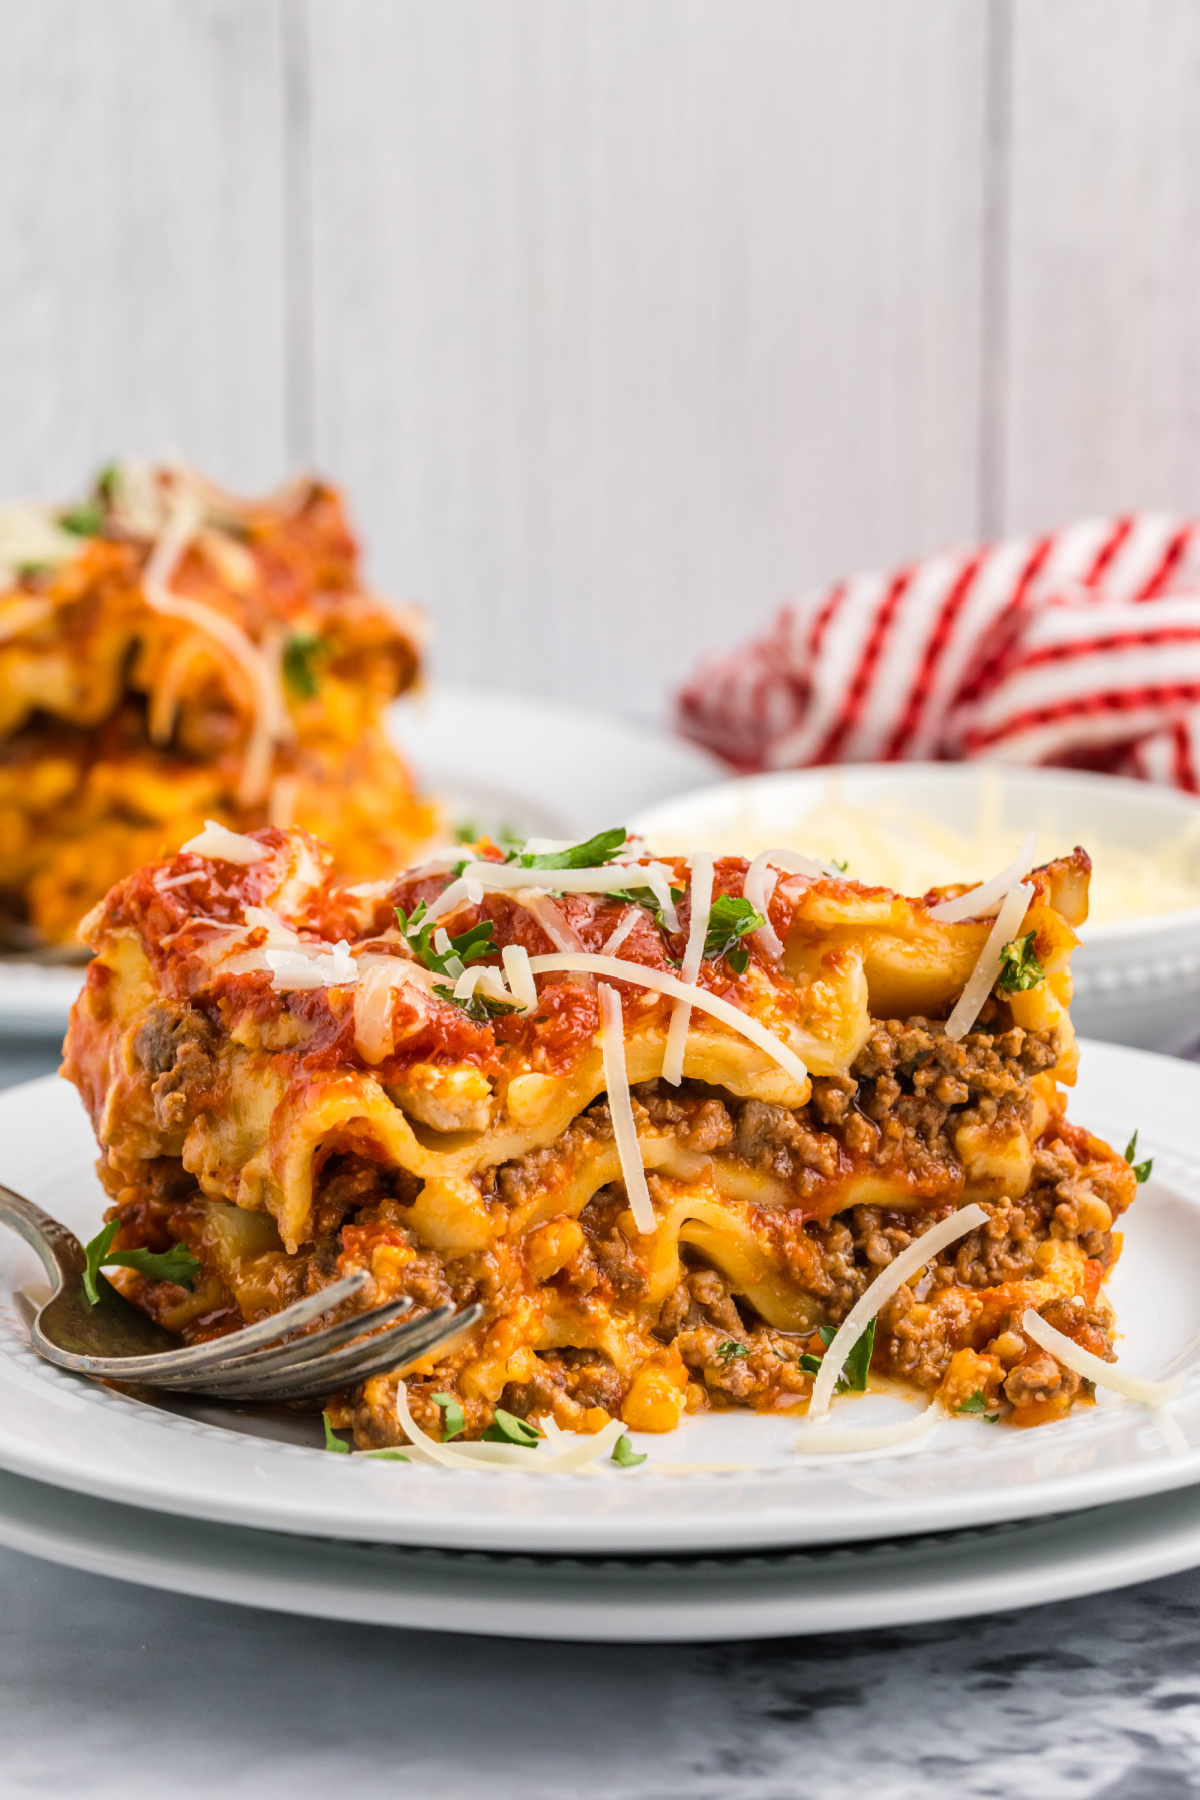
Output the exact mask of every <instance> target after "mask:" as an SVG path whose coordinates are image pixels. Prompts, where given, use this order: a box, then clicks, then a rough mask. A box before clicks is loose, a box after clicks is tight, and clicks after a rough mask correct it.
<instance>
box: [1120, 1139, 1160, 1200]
mask: <svg viewBox="0 0 1200 1800" xmlns="http://www.w3.org/2000/svg"><path fill="white" fill-rule="evenodd" d="M1137 1141H1138V1134H1137V1132H1136V1131H1135V1132H1134V1134H1133V1136H1132V1137H1131V1138H1130V1140H1129V1142H1128V1143H1127V1144H1126V1146H1125V1161H1126V1162H1127V1163H1128V1164H1129V1166H1130V1168H1131V1169H1132V1170H1133V1173H1134V1177H1135V1179H1136V1181H1137V1184H1138V1186H1139V1187H1141V1185H1142V1183H1143V1181H1149V1179H1150V1171H1151V1170H1152V1169H1153V1167H1154V1158H1153V1157H1152V1156H1148V1157H1147V1158H1146V1160H1145V1162H1140V1163H1135V1162H1134V1160H1133V1159H1134V1157H1135V1156H1136V1155H1137Z"/></svg>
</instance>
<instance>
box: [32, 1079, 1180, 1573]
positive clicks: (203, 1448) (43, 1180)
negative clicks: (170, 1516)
mask: <svg viewBox="0 0 1200 1800" xmlns="http://www.w3.org/2000/svg"><path fill="white" fill-rule="evenodd" d="M1072 1112H1073V1116H1074V1117H1075V1118H1076V1119H1077V1120H1078V1121H1079V1122H1081V1123H1084V1124H1087V1125H1089V1126H1091V1127H1092V1128H1093V1129H1095V1130H1097V1131H1099V1132H1101V1133H1102V1134H1103V1135H1105V1136H1107V1137H1109V1138H1110V1139H1112V1140H1114V1141H1115V1142H1117V1143H1118V1144H1124V1143H1125V1141H1126V1139H1127V1138H1128V1136H1129V1135H1130V1133H1131V1132H1132V1130H1133V1128H1134V1127H1135V1126H1136V1127H1138V1128H1139V1130H1140V1132H1141V1137H1140V1140H1139V1145H1140V1148H1141V1152H1142V1153H1143V1154H1147V1153H1152V1154H1153V1155H1154V1157H1155V1170H1154V1175H1153V1177H1152V1179H1151V1181H1150V1182H1149V1183H1148V1184H1147V1186H1146V1187H1145V1188H1143V1189H1142V1191H1141V1193H1140V1195H1139V1198H1138V1200H1137V1203H1136V1205H1135V1207H1134V1208H1133V1210H1132V1212H1131V1213H1130V1214H1129V1215H1128V1218H1127V1221H1126V1231H1125V1248H1124V1252H1123V1254H1122V1256H1121V1258H1120V1261H1119V1263H1118V1265H1117V1268H1116V1270H1115V1271H1114V1274H1113V1277H1112V1281H1111V1283H1110V1288H1109V1292H1110V1294H1111V1297H1112V1299H1113V1301H1114V1303H1115V1305H1116V1308H1117V1313H1118V1318H1119V1321H1120V1327H1121V1331H1122V1336H1121V1338H1120V1339H1119V1341H1118V1351H1119V1354H1120V1359H1121V1362H1122V1364H1123V1365H1124V1366H1126V1367H1128V1368H1129V1369H1131V1370H1133V1371H1135V1372H1137V1373H1142V1374H1147V1375H1160V1374H1165V1373H1168V1372H1171V1371H1173V1370H1174V1369H1176V1368H1181V1369H1184V1370H1186V1371H1187V1384H1186V1387H1185V1391H1184V1393H1183V1395H1182V1396H1181V1398H1180V1399H1179V1400H1178V1401H1176V1402H1175V1403H1174V1405H1173V1409H1172V1410H1173V1412H1174V1415H1175V1418H1176V1420H1177V1422H1178V1425H1179V1427H1180V1428H1181V1429H1182V1431H1183V1433H1184V1434H1185V1438H1186V1442H1187V1444H1188V1445H1189V1446H1200V1069H1197V1068H1196V1067H1195V1066H1194V1065H1191V1064H1188V1063H1182V1062H1176V1061H1174V1060H1172V1059H1170V1058H1165V1057H1157V1056H1152V1055H1149V1054H1147V1053H1146V1052H1143V1051H1132V1050H1127V1049H1123V1048H1120V1047H1118V1046H1115V1045H1105V1044H1087V1045H1085V1047H1084V1054H1083V1066H1082V1073H1081V1079H1080V1085H1079V1089H1078V1091H1077V1093H1076V1096H1075V1098H1074V1101H1073V1105H1072ZM0 1146H2V1152H0V1176H2V1177H3V1179H4V1180H6V1181H7V1182H8V1183H9V1184H10V1185H11V1186H13V1187H15V1188H17V1189H18V1191H20V1192H23V1193H26V1194H28V1195H29V1196H30V1198H32V1199H34V1200H36V1201H38V1202H39V1203H40V1204H41V1205H43V1206H45V1207H46V1208H47V1210H48V1211H50V1212H52V1213H54V1214H56V1215H57V1216H58V1217H59V1218H60V1219H62V1220H64V1221H65V1223H67V1224H68V1225H70V1226H71V1227H72V1229H73V1230H75V1231H76V1232H77V1233H78V1234H79V1235H80V1236H81V1237H90V1236H92V1235H93V1234H94V1233H95V1231H96V1229H97V1226H98V1224H99V1220H100V1217H101V1208H102V1205H103V1199H102V1195H101V1191H100V1188H99V1184H98V1182H97V1180H96V1177H95V1175H94V1174H93V1172H92V1166H91V1165H92V1157H93V1153H94V1145H93V1142H92V1134H91V1130H90V1127H89V1126H88V1123H87V1121H86V1118H85V1116H84V1113H83V1110H82V1107H81V1105H80V1103H79V1100H78V1099H77V1097H76V1095H75V1093H74V1090H73V1089H71V1088H69V1087H68V1086H66V1084H65V1083H62V1082H59V1081H58V1080H57V1079H56V1078H55V1077H52V1076H51V1077H47V1078H46V1079H44V1080H42V1081H37V1082H30V1083H28V1084H26V1085H25V1086H24V1087H20V1088H12V1089H10V1090H9V1091H8V1092H7V1093H5V1094H2V1095H0ZM40 1284H41V1272H40V1269H39V1265H38V1264H37V1262H36V1259H35V1258H34V1257H33V1255H32V1252H31V1251H29V1250H28V1249H27V1248H26V1246H25V1245H24V1244H22V1243H21V1241H20V1240H19V1239H18V1238H16V1237H15V1236H14V1235H12V1234H9V1233H4V1232H0V1468H6V1469H9V1470H11V1471H12V1472H13V1473H15V1474H19V1475H26V1476H29V1477H32V1478H33V1479H35V1480H40V1481H47V1482H50V1483H52V1484H55V1485H57V1486H60V1487H65V1488H73V1489H75V1490H77V1491H78V1492H80V1493H87V1494H93V1495H97V1496H100V1497H102V1498H105V1499H111V1500H117V1501H122V1502H125V1503H127V1504H130V1505H133V1506H140V1507H149V1508H153V1509H158V1510H161V1511H164V1512H172V1513H183V1514H188V1515H190V1516H192V1517H195V1518H205V1519H213V1520H223V1521H225V1522H228V1523H231V1524H240V1525H252V1526H257V1527H260V1528H266V1529H272V1530H277V1531H294V1532H307V1533H315V1534H318V1535H321V1536H325V1537H334V1538H355V1539H364V1538H367V1539H371V1540H378V1541H385V1542H394V1543H407V1544H420V1545H430V1546H440V1547H444V1548H458V1549H473V1550H492V1551H524V1552H533V1553H538V1552H571V1553H580V1554H588V1553H591V1554H601V1553H605V1554H607V1553H609V1552H617V1553H625V1554H658V1553H662V1552H673V1553H676V1554H679V1553H683V1552H689V1553H690V1552H694V1551H706V1550H723V1551H727V1550H738V1551H746V1550H758V1549H764V1548H771V1547H778V1546H783V1545H790V1546H797V1545H805V1544H819V1543H834V1542H838V1541H849V1540H854V1539H865V1538H880V1537H892V1536H895V1535H901V1534H907V1533H915V1532H928V1531H944V1530H949V1529H958V1528H962V1527H964V1526H973V1525H978V1524H982V1523H990V1522H995V1521H999V1520H1006V1519H1018V1518H1032V1517H1036V1516H1039V1515H1044V1514H1047V1513H1054V1512H1062V1511H1066V1510H1073V1509H1079V1508H1083V1507H1089V1506H1094V1505H1098V1504H1100V1503H1103V1502H1112V1501H1118V1500H1126V1499H1130V1498H1133V1497H1135V1496H1139V1495H1144V1494H1152V1493H1157V1492H1162V1491H1167V1490H1170V1489H1172V1488H1176V1487H1181V1486H1183V1485H1185V1484H1186V1483H1189V1482H1195V1481H1200V1448H1193V1447H1189V1448H1187V1449H1185V1450H1183V1451H1182V1452H1179V1451H1178V1450H1176V1451H1174V1452H1173V1451H1172V1449H1171V1446H1170V1445H1169V1444H1168V1442H1167V1439H1166V1438H1165V1436H1164V1434H1163V1432H1162V1431H1161V1430H1160V1427H1159V1426H1158V1425H1157V1424H1156V1422H1155V1420H1154V1418H1153V1417H1152V1415H1151V1414H1150V1413H1149V1412H1148V1411H1146V1410H1145V1409H1144V1408H1142V1407H1140V1406H1138V1405H1136V1404H1135V1403H1133V1402H1129V1401H1125V1400H1120V1399H1117V1398H1116V1397H1114V1396H1112V1395H1111V1394H1104V1393H1103V1391H1102V1394H1101V1399H1100V1403H1099V1404H1097V1405H1096V1406H1095V1407H1086V1406H1085V1407H1080V1408H1077V1409H1076V1410H1075V1411H1074V1412H1073V1413H1072V1414H1071V1416H1070V1417H1069V1418H1067V1419H1065V1420H1063V1421H1061V1422H1060V1423H1057V1424H1053V1425H1045V1426H1041V1427H1039V1428H1037V1429H1035V1430H1032V1431H1017V1430H1013V1429H1010V1428H1007V1427H999V1428H995V1427H988V1426H987V1425H986V1424H985V1423H983V1422H982V1421H977V1420H974V1419H953V1420H945V1421H943V1422H942V1423H940V1424H939V1425H937V1426H936V1427H935V1429H934V1431H933V1432H932V1433H931V1434H930V1436H929V1437H927V1438H925V1439H922V1440H921V1441H920V1442H919V1443H917V1444H911V1445H909V1446H906V1447H905V1448H904V1449H903V1450H900V1451H892V1452H884V1453H870V1454H866V1453H859V1454H858V1455H856V1456H848V1457H847V1456H821V1457H802V1456H798V1455H797V1454H796V1452H795V1449H794V1445H795V1439H796V1429H797V1428H796V1422H795V1420H794V1419H788V1418H784V1417H774V1418H766V1417H763V1416H761V1415H757V1414H753V1413H733V1412H729V1413H720V1414H709V1415H703V1416H699V1417H696V1418H693V1419H690V1420H687V1421H686V1422H685V1423H684V1424H683V1425H682V1426H681V1427H680V1428H679V1430H678V1431H677V1432H674V1433H672V1434H671V1435H670V1436H669V1437H646V1436H643V1437H638V1436H637V1435H636V1434H634V1444H635V1447H636V1448H638V1449H639V1450H644V1451H646V1452H647V1453H648V1461H646V1462H645V1463H643V1464H642V1465H641V1466H640V1467H638V1468H635V1469H623V1468H618V1467H616V1466H615V1465H613V1464H612V1463H609V1464H607V1465H605V1466H603V1467H601V1468H600V1469H598V1470H596V1471H595V1472H591V1473H587V1474H578V1475H564V1476H555V1477H553V1478H546V1477H538V1476H536V1475H533V1474H532V1473H531V1474H525V1473H521V1472H517V1471H513V1472H508V1471H486V1472H484V1471H478V1472H477V1471H473V1470H471V1471H459V1470H446V1469H435V1468H428V1467H420V1466H418V1465H416V1464H411V1463H398V1462H374V1461H371V1460H369V1459H367V1458H365V1457H354V1456H330V1455H327V1454H326V1453H324V1452H323V1451H315V1450H313V1449H310V1448H308V1447H307V1446H305V1445H304V1444H297V1443H295V1442H281V1441H278V1440H277V1439H276V1438H272V1437H268V1436H259V1435H257V1434H256V1432H257V1429H258V1427H257V1424H256V1421H255V1419H254V1418H253V1416H251V1417H246V1416H241V1417H238V1418H232V1417H231V1416H230V1415H227V1414H221V1413H219V1412H214V1410H213V1409H212V1408H211V1407H210V1408H209V1409H208V1410H207V1412H206V1413H205V1414H204V1416H185V1415H183V1414H181V1413H179V1412H176V1411H166V1410H164V1409H163V1408H160V1407H156V1406H151V1405H147V1404H144V1403H140V1402H137V1401H134V1400H132V1399H129V1398H127V1397H125V1396H122V1395H120V1394H117V1393H115V1392H113V1391H112V1390H111V1389H108V1388H104V1387H100V1386H98V1385H95V1384H93V1383H90V1382H88V1381H86V1380H83V1379H82V1378H78V1377H75V1376H71V1375H67V1374H65V1373H63V1372H62V1371H60V1370H57V1369H55V1368H53V1367H51V1366H50V1365H48V1364H46V1363H44V1362H42V1361H41V1360H40V1359H39V1358H38V1357H37V1356H35V1355H34V1353H33V1351H32V1350H31V1349H30V1347H29V1341H28V1333H27V1329H26V1324H25V1319H26V1317H27V1306H26V1303H25V1302H23V1300H22V1290H23V1289H28V1290H30V1291H36V1290H38V1289H39V1287H40ZM23 1308H24V1309H25V1310H23ZM839 1410H840V1411H842V1412H843V1414H844V1416H845V1417H847V1418H853V1419H854V1421H855V1422H856V1423H867V1422H872V1421H873V1420H874V1419H875V1418H876V1417H878V1416H880V1415H887V1414H894V1413H895V1412H897V1411H902V1410H903V1409H902V1405H901V1402H899V1401H897V1400H896V1399H894V1398H890V1397H887V1396H876V1395H867V1396H865V1397H864V1398H862V1399H852V1400H847V1401H844V1402H843V1403H842V1406H841V1407H840V1408H839ZM222 1417H227V1418H230V1423H231V1424H232V1425H233V1426H234V1427H235V1428H234V1429H229V1428H227V1427H226V1426H225V1425H222V1424H219V1423H216V1422H215V1421H216V1420H217V1419H219V1418H222ZM261 1429H262V1430H264V1431H269V1430H271V1429H272V1427H271V1426H270V1424H269V1422H264V1423H263V1425H262V1427H261ZM712 1462H718V1463H722V1464H734V1465H741V1466H735V1467H733V1468H730V1469H727V1470H726V1471H725V1472H721V1473H678V1472H677V1473H670V1472H667V1471H665V1470H663V1469H662V1467H661V1465H663V1464H664V1463H671V1464H694V1463H712Z"/></svg>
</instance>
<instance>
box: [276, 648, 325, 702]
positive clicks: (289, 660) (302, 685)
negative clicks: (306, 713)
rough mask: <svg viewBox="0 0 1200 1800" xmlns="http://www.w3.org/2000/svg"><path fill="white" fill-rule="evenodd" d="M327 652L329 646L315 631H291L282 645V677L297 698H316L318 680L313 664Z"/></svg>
mask: <svg viewBox="0 0 1200 1800" xmlns="http://www.w3.org/2000/svg"><path fill="white" fill-rule="evenodd" d="M328 653H329V646H328V645H327V644H326V642H325V640H324V638H321V637H318V636H317V634H316V632H315V631H293V633H292V635H291V637H290V638H289V639H288V641H287V643H286V644H285V645H284V646H283V679H284V680H285V681H286V682H287V684H288V686H289V687H290V688H291V690H292V692H293V694H295V695H296V697H297V699H300V700H315V699H316V697H317V688H318V682H317V671H316V668H315V666H314V665H315V664H316V663H317V661H318V660H319V658H321V657H322V656H327V655H328Z"/></svg>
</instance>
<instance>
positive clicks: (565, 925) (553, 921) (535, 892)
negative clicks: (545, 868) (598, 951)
mask: <svg viewBox="0 0 1200 1800" xmlns="http://www.w3.org/2000/svg"><path fill="white" fill-rule="evenodd" d="M480 898H482V895H481V896H480ZM513 899H514V900H515V901H516V902H517V905H518V906H523V907H524V908H525V911H526V912H527V913H530V914H531V915H532V916H533V917H534V918H535V919H536V920H537V922H538V924H539V925H540V926H541V928H542V930H543V931H544V932H545V934H546V936H547V937H548V938H549V939H550V942H551V943H552V944H553V945H554V947H555V949H557V950H582V949H583V940H582V939H581V938H580V937H579V936H578V934H577V933H576V932H575V931H574V930H573V929H572V927H571V923H570V920H569V919H568V918H567V915H566V913H564V912H563V910H562V908H561V907H559V906H556V905H555V903H554V901H553V900H552V899H551V898H550V896H549V894H547V893H544V892H543V891H542V890H541V889H540V888H534V887H527V888H518V889H517V891H516V893H515V894H514V895H513Z"/></svg>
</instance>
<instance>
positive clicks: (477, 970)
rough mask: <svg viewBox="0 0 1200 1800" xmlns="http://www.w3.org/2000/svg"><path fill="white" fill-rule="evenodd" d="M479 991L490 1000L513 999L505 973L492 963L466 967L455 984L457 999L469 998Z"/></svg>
mask: <svg viewBox="0 0 1200 1800" xmlns="http://www.w3.org/2000/svg"><path fill="white" fill-rule="evenodd" d="M477 991H482V992H483V993H484V994H486V995H487V997H488V999H489V1000H503V1001H506V1002H510V1003H511V1001H512V995H511V994H510V993H509V991H508V989H507V988H506V987H505V985H504V977H503V975H502V974H501V973H500V971H499V969H496V968H493V966H492V964H491V963H475V964H474V965H473V966H472V967H471V968H469V969H464V970H463V972H462V974H461V975H460V976H459V978H458V980H457V981H456V982H455V984H454V998H455V999H456V1000H469V999H470V998H471V996H472V994H474V993H476V992H477Z"/></svg>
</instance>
